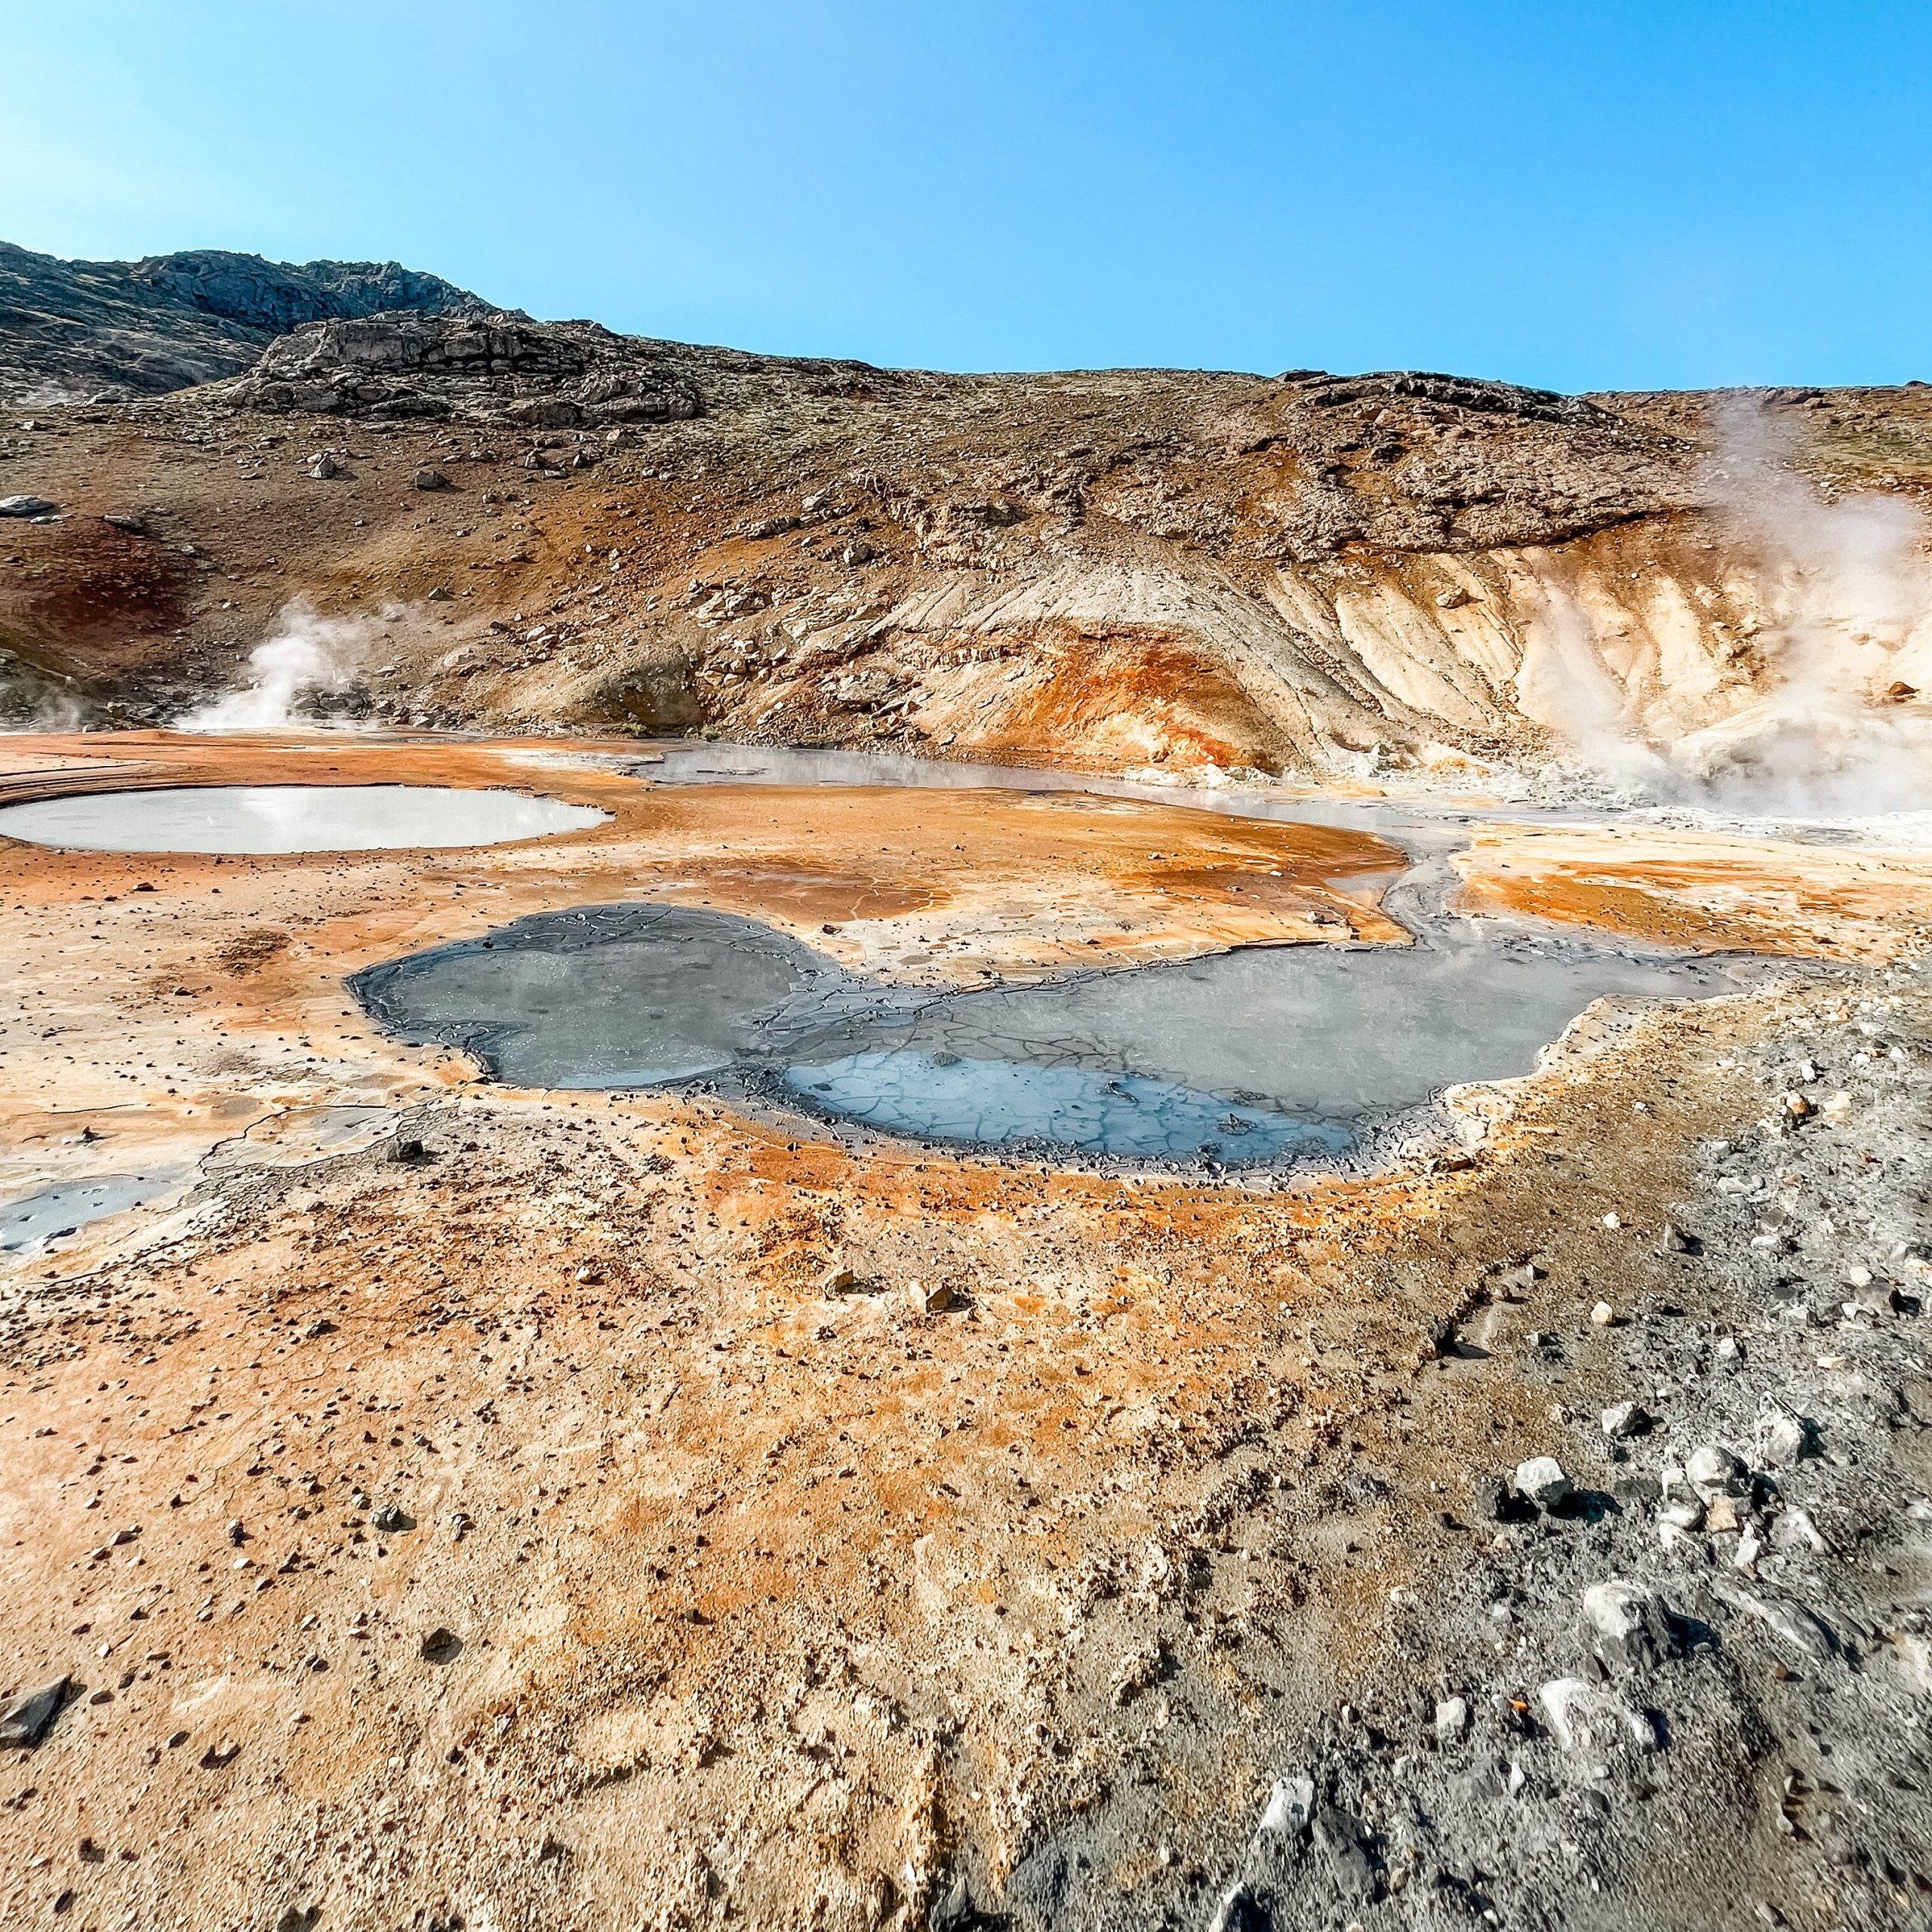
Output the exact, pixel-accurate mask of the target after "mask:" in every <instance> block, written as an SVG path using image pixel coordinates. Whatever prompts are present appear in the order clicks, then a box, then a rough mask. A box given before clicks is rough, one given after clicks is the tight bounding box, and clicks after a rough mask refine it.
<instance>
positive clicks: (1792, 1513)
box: [1771, 1509, 1832, 1556]
mask: <svg viewBox="0 0 1932 1932" xmlns="http://www.w3.org/2000/svg"><path fill="white" fill-rule="evenodd" d="M1771 1547H1772V1548H1773V1549H1776V1550H1781V1551H1783V1552H1784V1553H1785V1554H1786V1555H1794V1556H1827V1555H1830V1553H1831V1547H1832V1546H1831V1545H1830V1544H1829V1543H1827V1542H1826V1540H1825V1537H1824V1533H1823V1531H1821V1530H1820V1528H1819V1527H1818V1525H1817V1523H1816V1522H1814V1521H1813V1520H1812V1516H1811V1512H1810V1510H1808V1509H1786V1510H1783V1511H1781V1512H1780V1513H1779V1514H1778V1515H1777V1516H1775V1517H1774V1518H1772V1520H1771Z"/></svg>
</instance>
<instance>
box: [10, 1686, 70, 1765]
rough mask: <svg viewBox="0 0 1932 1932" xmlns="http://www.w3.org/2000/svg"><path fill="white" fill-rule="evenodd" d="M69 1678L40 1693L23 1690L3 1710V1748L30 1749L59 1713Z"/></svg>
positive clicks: (42, 1688)
mask: <svg viewBox="0 0 1932 1932" xmlns="http://www.w3.org/2000/svg"><path fill="white" fill-rule="evenodd" d="M69 1681H70V1680H69V1679H68V1678H65V1677H57V1678H54V1680H53V1681H51V1683H47V1684H42V1685H41V1686H40V1687H39V1688H38V1690H23V1691H21V1692H20V1693H19V1694H17V1696H15V1697H11V1698H9V1699H8V1701H7V1703H6V1705H5V1707H4V1708H0V1748H5V1747H8V1746H12V1747H14V1748H17V1749H21V1750H31V1749H32V1748H33V1746H35V1745H36V1744H38V1743H39V1742H40V1740H42V1738H43V1737H45V1735H46V1734H47V1731H48V1727H49V1726H50V1725H51V1724H52V1723H53V1721H54V1719H55V1718H57V1716H59V1715H60V1706H62V1705H63V1703H66V1700H67V1686H68V1684H69Z"/></svg>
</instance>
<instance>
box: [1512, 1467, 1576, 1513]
mask: <svg viewBox="0 0 1932 1932" xmlns="http://www.w3.org/2000/svg"><path fill="white" fill-rule="evenodd" d="M1572 1487H1573V1485H1572V1484H1571V1481H1570V1478H1569V1477H1568V1476H1567V1475H1565V1474H1564V1469H1563V1465H1562V1464H1561V1463H1559V1462H1558V1460H1556V1458H1555V1457H1554V1456H1532V1457H1531V1458H1530V1460H1528V1461H1527V1463H1518V1464H1517V1465H1516V1475H1515V1490H1516V1494H1518V1496H1521V1497H1524V1498H1525V1499H1526V1500H1528V1501H1529V1502H1531V1503H1534V1504H1535V1505H1536V1506H1537V1508H1538V1509H1556V1508H1557V1507H1558V1506H1559V1505H1561V1503H1564V1502H1565V1501H1567V1500H1568V1498H1569V1497H1570V1494H1571V1490H1572Z"/></svg>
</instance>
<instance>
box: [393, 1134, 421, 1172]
mask: <svg viewBox="0 0 1932 1932" xmlns="http://www.w3.org/2000/svg"><path fill="white" fill-rule="evenodd" d="M389 1158H390V1159H391V1160H392V1161H395V1163H396V1164H397V1165H398V1167H405V1168H408V1167H413V1166H414V1165H415V1164H416V1163H417V1161H420V1160H421V1159H422V1158H423V1143H422V1142H421V1141H420V1140H414V1139H406V1138H405V1137H402V1136H401V1135H398V1136H397V1137H396V1138H395V1140H392V1141H391V1142H390V1143H389Z"/></svg>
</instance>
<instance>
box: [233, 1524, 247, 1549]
mask: <svg viewBox="0 0 1932 1932" xmlns="http://www.w3.org/2000/svg"><path fill="white" fill-rule="evenodd" d="M228 1540H229V1542H230V1543H233V1544H234V1545H235V1547H236V1548H237V1549H239V1548H240V1547H241V1546H242V1544H243V1543H246V1542H247V1541H248V1526H247V1524H245V1523H244V1522H243V1521H242V1518H240V1517H239V1516H237V1517H236V1518H235V1519H234V1520H233V1521H232V1522H231V1523H230V1524H229V1526H228Z"/></svg>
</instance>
